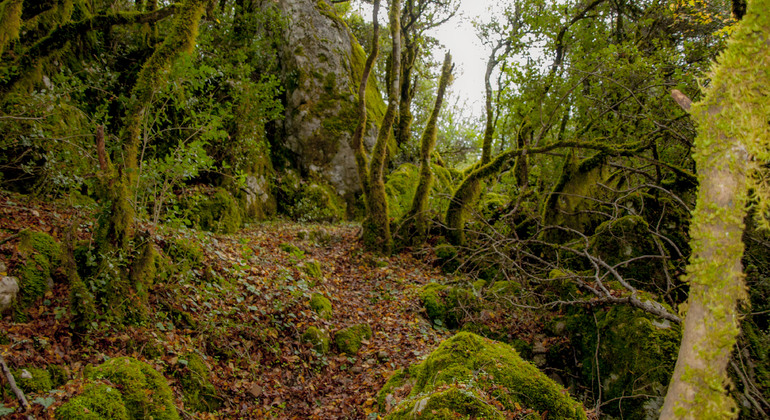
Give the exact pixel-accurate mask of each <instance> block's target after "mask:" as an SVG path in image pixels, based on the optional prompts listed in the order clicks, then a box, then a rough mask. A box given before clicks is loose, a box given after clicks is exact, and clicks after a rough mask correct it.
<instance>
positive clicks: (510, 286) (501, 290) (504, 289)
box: [487, 281, 521, 297]
mask: <svg viewBox="0 0 770 420" xmlns="http://www.w3.org/2000/svg"><path fill="white" fill-rule="evenodd" d="M520 291H521V285H520V284H519V283H518V282H515V281H496V282H494V283H493V284H492V286H490V287H489V290H487V294H488V295H491V296H499V297H503V296H510V295H515V294H518V293H519V292H520Z"/></svg>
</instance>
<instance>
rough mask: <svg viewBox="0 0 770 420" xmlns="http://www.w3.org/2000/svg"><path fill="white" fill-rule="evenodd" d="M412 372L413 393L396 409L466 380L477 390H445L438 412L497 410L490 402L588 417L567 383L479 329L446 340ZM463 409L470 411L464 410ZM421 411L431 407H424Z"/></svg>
mask: <svg viewBox="0 0 770 420" xmlns="http://www.w3.org/2000/svg"><path fill="white" fill-rule="evenodd" d="M411 372H412V373H411V376H412V377H413V379H414V386H413V388H412V391H411V393H410V398H409V399H407V400H405V401H403V402H402V403H401V404H399V406H397V407H396V409H395V410H394V411H393V413H395V415H402V413H403V414H404V415H405V414H406V413H409V412H411V411H410V410H412V409H414V407H416V406H417V404H430V399H429V400H428V401H427V402H421V401H423V400H424V398H425V397H424V396H425V395H431V394H436V393H437V391H441V392H443V388H444V387H445V386H449V387H450V390H451V388H454V387H456V385H455V384H465V388H466V389H468V390H469V391H471V392H472V394H468V393H464V392H459V391H461V390H460V389H458V390H456V391H451V392H450V393H448V394H447V395H441V396H439V397H438V398H436V399H435V401H436V402H435V403H434V405H432V407H434V410H436V413H439V414H442V413H447V414H446V415H450V414H452V415H456V416H458V417H464V416H468V417H474V416H482V417H483V416H489V415H492V414H489V413H491V412H490V411H486V410H487V409H488V407H494V406H500V407H502V408H503V409H505V410H509V411H512V412H517V411H520V410H518V409H517V408H516V407H517V406H520V407H526V408H530V409H533V410H536V411H538V412H540V413H546V412H547V413H548V416H549V418H558V419H586V414H585V411H584V410H583V407H582V406H581V405H580V404H578V403H577V402H575V401H574V400H573V399H571V398H570V397H569V395H568V394H567V392H566V391H565V390H564V389H563V388H562V387H561V386H559V385H557V384H556V383H555V382H553V381H552V380H551V379H549V378H548V377H547V376H545V374H543V373H542V372H540V371H539V370H538V369H537V368H535V367H534V366H532V365H531V364H529V363H528V362H526V361H524V360H522V359H521V357H519V355H518V353H517V352H516V350H514V349H513V348H511V347H510V346H508V345H506V344H503V343H498V342H495V341H492V340H488V339H485V338H482V337H479V336H477V335H475V334H471V333H467V332H461V333H458V334H457V335H455V336H454V337H452V338H450V339H448V340H446V341H444V342H443V343H441V345H440V346H439V348H438V349H436V350H435V351H434V352H433V353H431V354H430V356H428V358H427V359H426V360H425V361H424V362H423V363H421V364H420V365H419V366H418V367H417V368H416V369H413V370H411ZM458 388H459V387H458ZM458 392H459V393H458ZM461 394H462V395H461ZM463 395H465V396H471V395H473V396H476V397H478V398H474V399H476V400H477V401H480V402H484V403H483V404H468V403H469V402H470V400H469V399H468V398H465V397H464V396H463ZM482 396H484V397H482ZM410 407H411V408H410ZM463 409H467V410H470V412H463V411H461V410H463ZM419 411H422V412H425V410H424V409H422V410H419ZM476 413H486V414H476ZM393 418H402V417H393ZM421 418H422V417H421ZM424 418H430V417H424ZM437 418H449V417H437ZM454 418H457V417H454Z"/></svg>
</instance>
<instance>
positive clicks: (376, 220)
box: [351, 0, 401, 254]
mask: <svg viewBox="0 0 770 420" xmlns="http://www.w3.org/2000/svg"><path fill="white" fill-rule="evenodd" d="M377 8H379V1H376V2H375V19H374V20H375V21H376V20H377V18H376V9H377ZM400 14H401V1H400V0H392V1H391V3H390V12H389V18H390V36H391V38H392V53H391V57H390V63H389V64H390V77H389V80H388V108H387V110H386V111H385V116H384V117H383V119H382V123H381V124H380V131H379V132H378V134H377V141H376V143H375V144H374V148H373V149H372V154H371V157H370V158H367V156H366V150H365V149H364V146H363V131H364V129H365V128H366V116H365V113H366V102H365V99H364V95H365V91H366V83H367V81H368V77H369V73H370V72H371V67H372V65H373V64H374V60H375V59H376V56H377V52H378V48H379V46H378V39H377V34H378V31H376V32H375V33H374V37H373V40H372V46H373V47H372V52H371V53H370V54H369V57H368V58H367V60H366V64H365V65H364V74H363V77H362V79H361V86H360V88H359V101H358V112H359V122H358V125H357V126H356V130H355V132H354V133H353V139H352V140H351V143H352V147H353V150H354V151H355V154H356V161H357V164H358V173H359V177H360V178H361V185H362V187H363V190H364V195H365V202H366V212H367V215H366V219H364V222H363V241H364V247H365V248H366V249H368V250H371V251H377V252H382V253H385V254H389V253H390V252H391V251H392V248H393V239H392V236H391V233H390V219H388V201H387V195H386V193H385V179H384V178H385V158H386V155H387V150H388V141H389V140H390V138H391V136H392V131H393V123H394V121H395V119H396V111H397V109H398V103H399V97H400V95H399V93H400V89H399V87H400V73H401V71H400V69H401V24H400ZM375 25H376V24H375ZM376 28H378V26H375V29H376Z"/></svg>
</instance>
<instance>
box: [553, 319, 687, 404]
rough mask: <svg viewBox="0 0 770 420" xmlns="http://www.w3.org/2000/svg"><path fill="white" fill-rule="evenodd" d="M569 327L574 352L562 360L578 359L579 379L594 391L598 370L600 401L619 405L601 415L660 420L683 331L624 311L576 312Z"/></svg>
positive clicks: (570, 350) (570, 351)
mask: <svg viewBox="0 0 770 420" xmlns="http://www.w3.org/2000/svg"><path fill="white" fill-rule="evenodd" d="M566 322H567V325H566V331H567V333H568V334H569V335H570V336H571V339H572V348H571V349H568V350H567V353H568V354H565V355H563V357H562V360H574V357H575V356H577V357H578V360H580V361H581V365H582V367H583V368H582V371H580V372H577V373H579V374H581V375H582V378H583V382H584V383H586V384H594V385H593V386H594V389H595V391H598V389H596V384H595V380H596V377H597V369H598V372H599V374H600V376H601V379H602V391H601V392H602V399H603V400H605V401H608V400H615V399H616V400H617V403H615V404H608V405H606V406H605V407H603V409H602V411H604V412H605V413H606V414H608V415H612V416H620V415H621V414H622V417H623V418H627V419H645V418H657V414H658V413H657V411H658V409H659V408H660V407H661V405H662V403H663V398H664V397H665V394H666V387H667V386H668V381H669V379H670V377H671V372H673V370H674V365H675V363H676V359H677V355H678V351H679V343H680V341H681V329H680V326H679V325H675V324H672V323H670V322H669V321H666V320H660V319H658V318H656V317H655V316H653V315H650V314H647V313H645V312H643V311H641V310H639V309H636V308H632V307H630V306H624V305H616V306H612V307H609V308H605V309H602V308H598V309H596V310H593V311H592V310H589V309H577V308H576V309H575V312H574V313H573V314H572V315H571V316H568V317H567V319H566ZM597 334H600V337H599V339H598V340H597ZM597 343H598V346H599V348H598V349H597ZM568 358H569V359H568ZM597 361H598V366H597ZM573 364H574V362H573Z"/></svg>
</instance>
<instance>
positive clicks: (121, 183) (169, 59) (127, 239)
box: [97, 0, 206, 321]
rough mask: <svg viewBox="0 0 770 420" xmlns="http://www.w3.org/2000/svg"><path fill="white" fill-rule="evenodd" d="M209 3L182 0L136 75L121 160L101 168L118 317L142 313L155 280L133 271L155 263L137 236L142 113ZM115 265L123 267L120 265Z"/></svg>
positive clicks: (110, 294)
mask: <svg viewBox="0 0 770 420" xmlns="http://www.w3.org/2000/svg"><path fill="white" fill-rule="evenodd" d="M205 5H206V0H188V1H187V2H185V3H184V4H182V6H180V8H179V10H178V13H177V16H176V17H175V22H174V25H173V27H172V29H171V32H170V33H169V34H168V36H167V38H166V39H165V40H164V41H163V43H162V44H161V45H160V46H159V47H158V48H157V49H156V50H155V52H154V53H153V54H152V56H150V58H149V59H148V60H147V62H145V64H144V66H143V67H142V69H141V70H140V72H139V74H138V76H137V81H136V85H135V86H134V88H133V90H132V95H131V96H132V102H131V104H130V105H129V107H128V110H127V113H126V119H125V121H126V126H125V132H124V134H123V137H124V140H123V162H122V165H121V167H120V169H119V170H118V171H114V170H113V169H112V168H111V165H108V167H107V168H102V170H103V171H106V172H107V173H106V174H105V182H104V183H103V186H104V188H103V200H104V201H105V203H106V207H105V208H106V210H107V214H106V215H105V216H106V220H105V222H104V223H103V224H102V227H101V228H100V231H99V233H98V235H97V246H98V248H99V251H100V255H102V256H103V258H102V262H101V265H102V266H103V267H101V268H100V272H107V273H113V274H112V275H111V277H112V278H111V283H110V284H108V285H106V286H104V288H105V290H100V291H99V292H100V293H101V294H103V295H104V298H105V299H104V300H105V301H106V302H107V306H109V307H110V310H111V312H112V314H113V315H114V317H115V318H116V320H119V321H122V320H123V319H124V317H125V316H126V315H127V314H128V313H134V314H137V315H139V316H140V317H141V314H142V313H143V312H144V308H143V307H144V305H143V303H145V302H146V290H147V287H148V284H147V282H148V281H151V280H150V279H147V278H139V277H138V276H136V275H135V272H137V271H141V272H143V273H144V274H146V273H147V272H149V271H148V269H149V267H150V266H152V265H153V264H154V260H153V258H151V256H153V255H154V254H153V253H152V250H148V247H152V244H151V243H150V241H147V240H142V239H141V238H135V236H136V235H135V230H136V229H135V225H136V214H135V211H134V208H133V206H132V204H131V203H132V201H134V200H132V199H133V197H134V192H135V190H136V186H137V180H138V176H139V173H138V168H139V145H140V143H141V135H142V124H143V120H144V116H145V113H146V112H147V110H148V109H149V107H150V104H151V102H152V96H153V93H154V92H155V91H157V90H158V89H159V88H160V87H161V84H162V83H163V80H164V77H165V74H166V72H167V71H168V69H169V68H170V67H171V65H172V63H173V62H174V60H176V58H178V57H179V56H180V55H181V54H182V53H184V52H191V51H192V50H193V48H194V46H195V39H196V37H197V34H198V24H199V22H200V20H201V17H202V15H203V11H204V8H205ZM132 242H137V244H136V245H137V246H141V247H142V248H137V249H135V250H132V249H130V248H131V244H132ZM132 253H136V254H137V255H138V258H137V262H141V264H142V267H138V266H137V265H136V264H134V266H133V267H131V265H130V264H128V263H127V261H125V259H126V258H127V257H128V256H129V255H131V254H132ZM148 256H150V257H148ZM115 259H118V260H123V263H122V264H116V261H115ZM116 266H120V267H122V268H121V269H117V270H116V269H115V267H116ZM128 267H131V268H130V269H129V268H128ZM129 271H131V273H129Z"/></svg>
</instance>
